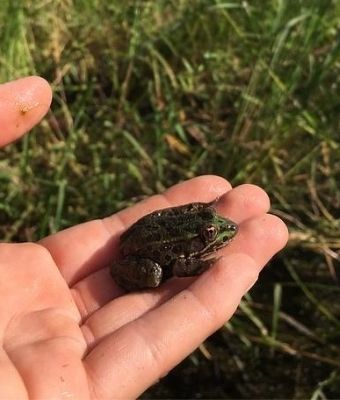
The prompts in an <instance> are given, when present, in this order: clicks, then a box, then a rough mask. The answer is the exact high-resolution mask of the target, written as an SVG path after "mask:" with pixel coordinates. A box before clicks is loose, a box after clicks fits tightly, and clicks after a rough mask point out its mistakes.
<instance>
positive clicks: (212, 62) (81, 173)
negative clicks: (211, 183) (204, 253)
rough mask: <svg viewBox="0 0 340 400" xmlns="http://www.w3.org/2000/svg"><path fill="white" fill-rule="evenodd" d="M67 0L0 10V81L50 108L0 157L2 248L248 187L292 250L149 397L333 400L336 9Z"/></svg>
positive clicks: (182, 0)
mask: <svg viewBox="0 0 340 400" xmlns="http://www.w3.org/2000/svg"><path fill="white" fill-rule="evenodd" d="M73 3H74V4H72V2H63V1H60V0H57V1H54V2H48V3H46V2H44V1H10V0H7V1H6V0H5V1H3V2H2V7H1V9H0V81H2V82H4V81H6V80H9V79H14V78H16V77H19V76H22V75H27V74H39V75H42V76H43V77H45V78H46V79H48V80H49V81H50V82H51V84H52V86H53V89H54V101H53V104H52V109H51V112H50V113H49V115H48V116H47V118H46V119H45V120H44V121H43V122H42V123H41V124H40V126H39V127H37V128H35V129H34V130H33V132H32V133H31V134H30V135H29V136H27V137H25V139H23V140H21V141H20V142H18V143H16V144H15V145H12V146H9V147H8V148H6V149H5V150H2V152H1V153H0V183H1V191H0V222H1V227H0V233H1V237H2V238H3V239H4V240H19V241H21V240H36V239H38V238H40V237H42V236H44V235H47V234H49V233H51V232H55V231H57V230H59V229H62V228H64V227H67V226H71V225H73V224H76V223H79V222H82V221H85V220H88V219H91V218H97V217H102V216H105V215H109V214H111V213H112V212H114V211H116V210H118V209H121V208H123V207H126V206H128V205H130V204H133V203H134V202H136V201H137V200H139V199H141V198H143V197H144V196H148V195H151V194H153V193H157V192H159V191H161V190H163V189H164V188H166V187H168V186H170V185H172V184H174V183H176V182H178V181H180V180H184V179H187V178H190V177H193V176H196V175H199V174H205V173H214V174H219V175H222V176H224V177H226V178H228V179H229V180H230V181H231V182H232V183H233V184H235V185H236V184H240V183H243V182H252V183H256V184H259V185H261V186H262V187H264V188H265V189H266V190H267V191H268V193H269V194H270V197H271V200H272V212H273V213H276V214H277V215H279V216H281V217H282V218H284V219H285V221H286V222H287V223H288V225H289V228H290V232H291V240H290V243H289V246H288V248H287V249H286V250H285V251H284V252H282V253H281V254H280V255H279V256H278V257H276V258H275V260H273V261H272V262H271V266H270V267H269V268H267V269H266V271H265V272H264V273H263V274H262V277H261V279H260V281H259V283H258V284H257V285H256V286H255V288H254V289H253V290H252V291H251V292H250V293H249V294H248V295H247V297H246V298H245V300H244V301H243V303H242V306H241V307H240V308H239V310H238V312H237V314H236V315H235V317H234V318H233V319H232V320H231V322H229V323H228V324H226V326H225V327H224V328H223V329H221V330H220V331H219V332H218V333H216V334H215V335H213V336H212V337H211V338H210V339H209V340H208V341H207V342H206V343H205V345H204V347H201V349H200V350H198V351H196V352H195V353H194V354H193V355H192V356H191V357H189V358H188V359H187V360H185V361H184V362H183V363H182V364H181V365H180V366H178V367H177V368H176V369H175V370H174V371H173V372H172V373H170V374H169V376H168V377H166V378H165V379H163V381H162V382H161V383H160V384H158V385H156V386H155V387H154V388H152V389H150V390H149V391H148V392H147V394H146V395H145V396H146V397H149V398H155V397H163V398H164V397H179V396H180V394H181V393H184V395H185V396H186V397H191V398H201V397H208V398H209V397H216V398H218V397H224V398H225V397H233V398H235V397H241V398H255V397H257V398H259V397H261V398H263V397H267V398H279V397H280V398H284V397H285V398H293V397H294V398H311V399H323V398H334V397H339V395H340V373H339V367H340V348H339V345H338V343H339V340H340V334H339V332H340V329H339V328H340V307H339V301H338V299H339V293H340V288H339V284H338V280H337V277H338V276H339V257H340V256H339V249H340V239H339V228H340V226H339V225H340V224H339V219H337V217H336V213H338V212H339V206H340V191H339V181H340V150H339V139H340V132H339V128H340V126H339V125H340V124H339V120H340V119H339V105H340V94H339V93H340V41H339V26H340V3H339V2H338V1H336V0H333V1H331V0H287V1H285V0H264V1H259V0H257V1H249V2H241V1H229V2H228V1H222V0H211V1H208V0H194V1H189V0H178V1H175V0H173V1H165V0H160V1H125V2H124V5H121V3H123V2H120V1H110V2H98V1H94V0H82V1H76V2H73ZM176 388H177V389H176ZM179 388H180V389H179Z"/></svg>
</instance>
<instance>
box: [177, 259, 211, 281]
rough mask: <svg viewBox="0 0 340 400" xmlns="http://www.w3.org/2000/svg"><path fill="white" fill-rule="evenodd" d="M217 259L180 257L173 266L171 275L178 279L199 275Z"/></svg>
mask: <svg viewBox="0 0 340 400" xmlns="http://www.w3.org/2000/svg"><path fill="white" fill-rule="evenodd" d="M216 260H217V258H209V259H207V260H202V259H199V258H190V257H189V258H184V257H180V258H178V259H177V260H176V262H175V264H174V265H173V269H172V271H173V275H174V276H178V277H185V276H196V275H201V274H202V273H203V272H204V271H206V270H207V269H209V268H210V267H211V265H212V264H214V262H215V261H216Z"/></svg>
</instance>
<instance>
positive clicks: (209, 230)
mask: <svg viewBox="0 0 340 400" xmlns="http://www.w3.org/2000/svg"><path fill="white" fill-rule="evenodd" d="M216 235H217V229H216V227H215V226H214V225H208V226H206V227H204V228H203V230H202V236H203V238H204V239H205V240H206V241H207V242H211V241H212V240H214V239H215V238H216Z"/></svg>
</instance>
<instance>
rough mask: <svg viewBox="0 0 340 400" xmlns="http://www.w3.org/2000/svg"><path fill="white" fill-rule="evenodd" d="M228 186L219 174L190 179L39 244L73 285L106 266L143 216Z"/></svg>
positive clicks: (209, 196)
mask: <svg viewBox="0 0 340 400" xmlns="http://www.w3.org/2000/svg"><path fill="white" fill-rule="evenodd" d="M230 189H231V186H230V184H229V183H228V182H227V181H226V180H225V179H223V178H221V177H218V176H200V177H197V178H193V179H191V180H189V181H186V182H183V183H179V184H177V185H175V186H173V187H171V188H170V189H168V190H167V191H165V192H164V194H162V195H155V196H152V197H150V198H148V199H147V200H145V201H142V202H140V203H138V204H136V205H135V206H132V207H130V208H128V209H126V210H123V211H120V212H119V213H117V214H115V215H113V216H111V217H108V218H105V219H103V220H94V221H90V222H86V223H84V224H80V225H77V226H74V227H72V228H68V229H66V230H64V231H61V232H58V233H56V234H54V235H51V236H48V237H46V238H44V239H42V240H41V241H40V244H42V245H43V246H44V247H46V248H47V249H48V250H49V251H50V253H51V255H52V257H53V259H54V260H55V262H56V264H57V266H58V268H59V269H60V271H61V273H62V275H63V276H64V278H65V280H66V281H67V282H68V283H69V284H70V285H73V284H74V283H76V282H77V281H78V280H80V279H82V278H84V277H85V276H87V275H88V274H90V273H91V272H93V271H96V270H98V269H100V268H103V267H105V266H107V265H108V263H109V262H110V261H111V260H112V259H113V257H114V255H115V252H116V251H117V243H118V238H119V236H120V234H121V232H122V231H123V230H124V229H125V228H126V227H128V226H129V225H131V224H132V223H133V222H135V221H137V219H139V218H140V217H142V216H143V215H145V214H148V213H150V212H152V211H154V210H157V209H160V208H165V207H170V206H174V205H180V204H185V203H190V202H193V201H211V200H213V199H215V198H217V197H220V196H221V195H222V194H224V193H226V192H227V191H228V190H230Z"/></svg>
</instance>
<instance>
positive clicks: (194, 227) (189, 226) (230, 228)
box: [111, 201, 238, 291]
mask: <svg viewBox="0 0 340 400" xmlns="http://www.w3.org/2000/svg"><path fill="white" fill-rule="evenodd" d="M215 202H216V201H213V202H210V203H190V204H186V205H183V206H179V207H171V208H165V209H163V210H158V211H154V212H152V213H151V214H148V215H146V216H144V217H142V218H141V219H139V220H138V221H137V222H136V223H134V224H133V225H132V226H131V227H130V228H129V229H127V230H126V231H125V232H124V233H123V234H122V235H121V237H120V252H121V259H120V260H119V261H118V262H115V263H114V264H113V265H112V266H111V275H112V277H113V278H114V280H115V281H116V283H117V284H118V285H119V286H121V287H122V288H124V289H125V290H128V291H132V290H139V289H146V288H154V287H157V286H159V285H160V284H161V283H162V282H163V281H165V280H166V279H169V278H171V277H172V276H177V277H185V276H196V275H200V274H201V273H203V272H204V271H206V270H207V269H208V268H209V267H210V266H211V265H212V264H213V263H214V261H216V258H215V257H210V258H209V257H208V256H209V255H212V253H214V252H216V250H218V249H220V248H221V247H223V246H225V245H227V244H228V243H229V242H230V241H231V239H232V238H233V237H234V236H235V235H236V233H237V230H238V226H237V224H236V223H235V222H233V221H231V220H229V219H227V218H224V217H222V216H221V215H218V214H217V213H216V210H215V208H214V204H215Z"/></svg>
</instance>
